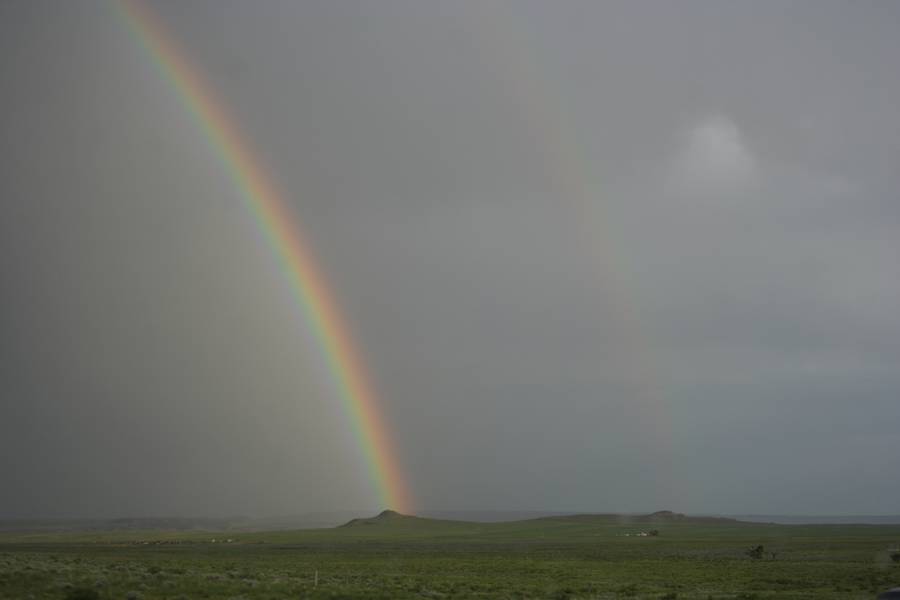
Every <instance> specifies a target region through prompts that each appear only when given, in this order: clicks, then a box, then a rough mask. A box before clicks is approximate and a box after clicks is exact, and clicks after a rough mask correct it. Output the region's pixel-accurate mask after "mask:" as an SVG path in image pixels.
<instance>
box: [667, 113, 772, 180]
mask: <svg viewBox="0 0 900 600" xmlns="http://www.w3.org/2000/svg"><path fill="white" fill-rule="evenodd" d="M758 172H759V167H758V162H757V160H756V158H755V157H754V155H753V152H752V151H751V150H750V148H749V147H748V146H747V143H746V141H745V140H744V136H743V134H742V133H741V130H740V129H739V128H738V125H737V123H735V122H734V120H732V119H731V118H729V117H726V116H724V115H715V116H711V117H708V118H706V119H705V120H703V121H701V122H699V123H697V124H696V125H694V126H693V127H691V129H690V130H689V131H688V133H687V135H686V136H685V140H684V141H683V142H682V144H681V148H680V149H679V150H678V152H677V153H676V156H675V160H674V161H673V165H672V168H671V173H670V184H671V185H673V186H674V187H675V189H676V190H678V191H680V192H682V193H686V194H690V195H693V196H703V197H710V196H711V197H723V196H729V195H732V194H734V193H737V192H741V191H744V190H746V189H748V188H749V187H750V186H751V185H752V184H753V183H754V182H755V181H756V179H757V177H758Z"/></svg>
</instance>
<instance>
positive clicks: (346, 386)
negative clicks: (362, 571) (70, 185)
mask: <svg viewBox="0 0 900 600" xmlns="http://www.w3.org/2000/svg"><path fill="white" fill-rule="evenodd" d="M118 6H120V7H121V14H122V15H124V18H125V21H126V22H127V24H128V26H129V28H130V29H131V31H132V32H133V33H134V36H135V37H136V38H137V39H138V41H139V42H140V45H141V46H142V47H143V48H144V49H145V50H146V51H147V53H148V54H149V55H150V56H151V57H152V58H153V61H154V62H155V63H156V66H157V68H158V71H159V73H160V75H161V76H162V77H163V79H165V80H166V81H167V82H168V83H169V84H170V85H171V86H172V88H173V89H174V90H176V91H177V93H178V96H179V98H180V100H181V103H182V104H183V105H184V107H185V109H186V110H187V111H188V112H189V113H190V114H191V115H192V117H193V118H194V120H195V121H196V122H197V124H198V125H199V126H200V128H201V129H202V131H203V133H204V135H205V136H206V139H207V140H208V142H209V145H210V146H211V147H212V148H213V150H214V151H215V152H216V154H217V155H218V156H219V158H220V159H221V160H222V162H223V163H224V164H225V166H226V167H227V169H228V171H229V173H230V174H231V178H232V180H233V181H234V184H235V185H236V187H237V188H238V190H239V191H240V194H241V196H242V198H243V200H244V203H245V204H246V206H247V208H248V210H249V212H250V213H251V214H252V215H253V218H254V219H255V221H256V224H257V226H258V227H259V229H260V230H261V231H262V232H263V234H264V236H265V238H266V239H267V241H268V244H269V247H270V248H271V250H272V252H273V254H274V255H275V257H276V259H277V260H278V262H279V263H280V267H281V271H282V273H283V275H284V277H285V279H286V280H287V281H288V283H289V286H290V289H291V292H292V294H293V296H294V299H295V301H296V303H297V306H298V308H299V309H300V310H301V311H302V313H303V315H304V317H305V320H306V322H307V323H308V324H309V327H310V329H311V331H312V334H313V336H314V337H315V339H316V342H317V344H318V347H319V350H320V352H321V353H322V355H323V357H324V359H325V362H326V363H327V365H328V371H329V374H330V378H331V381H332V383H333V385H334V387H335V388H336V391H337V393H338V395H339V396H340V399H341V403H342V406H343V408H344V410H345V412H346V413H347V415H348V417H349V419H350V421H352V426H353V429H354V434H355V436H356V438H357V440H358V442H359V445H360V447H361V450H362V452H363V454H364V455H365V460H366V463H367V468H368V471H369V473H370V476H371V478H372V480H373V484H374V485H375V487H376V488H377V490H378V493H379V499H380V501H381V503H382V506H384V507H386V508H392V509H395V510H398V511H401V512H410V511H411V510H412V508H413V505H412V499H411V496H410V493H409V489H408V487H407V485H406V481H405V479H404V477H403V473H402V472H401V469H400V465H399V463H398V462H397V457H396V454H395V452H394V449H393V445H392V440H391V436H390V433H389V431H388V429H387V427H386V426H385V423H384V419H383V418H382V416H381V410H380V407H379V402H378V396H377V394H376V392H375V389H374V388H373V386H372V384H371V382H370V381H369V377H368V375H367V373H366V368H365V365H364V363H363V360H362V357H361V356H360V353H359V351H358V349H357V347H356V344H355V343H354V340H353V338H352V337H351V335H350V333H349V331H348V329H347V326H346V325H345V324H344V319H343V317H342V316H341V312H340V310H339V308H338V305H337V302H336V301H335V298H334V296H333V294H332V292H331V290H330V289H329V286H328V283H327V282H326V280H325V278H324V276H323V275H322V273H321V271H320V269H319V268H318V266H317V264H316V260H315V257H314V256H313V253H312V251H311V249H310V247H309V246H308V244H307V243H306V242H305V241H304V239H303V236H302V234H301V231H300V228H299V226H298V225H299V224H298V222H297V221H296V219H295V218H293V216H292V215H291V211H290V208H289V206H288V204H287V203H286V202H285V201H284V198H283V196H282V194H281V193H280V191H279V189H278V188H277V186H276V185H275V184H274V182H273V180H272V178H271V177H269V175H268V174H267V173H266V171H265V169H264V168H263V166H262V165H261V164H260V161H259V160H257V159H256V158H255V157H254V155H253V153H252V152H251V151H250V147H249V145H248V143H247V141H246V140H245V138H244V137H243V136H242V135H241V134H240V131H239V128H238V127H237V124H236V122H235V121H234V119H233V118H231V116H230V115H229V114H228V111H227V110H226V108H225V105H224V103H223V101H222V100H221V98H219V97H217V95H216V94H215V93H214V92H213V90H212V88H211V87H210V86H209V85H208V84H207V82H206V81H204V79H203V77H202V76H201V75H200V73H199V72H198V71H197V69H195V68H194V67H193V66H192V65H191V64H190V63H189V62H188V60H187V58H186V57H185V55H184V53H183V52H182V51H181V50H180V48H179V47H178V46H177V45H176V44H175V42H174V40H173V39H172V38H171V37H170V36H169V35H168V33H167V31H166V29H165V27H164V26H163V24H162V23H161V22H160V20H159V18H158V17H157V16H156V15H154V14H153V13H152V12H151V10H150V9H149V8H148V7H147V6H146V5H145V4H144V3H143V2H141V1H140V0H121V2H120V3H118Z"/></svg>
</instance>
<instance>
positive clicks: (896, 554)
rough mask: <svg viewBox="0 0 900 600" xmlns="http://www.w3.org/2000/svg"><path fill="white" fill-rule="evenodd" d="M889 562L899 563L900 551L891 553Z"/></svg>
mask: <svg viewBox="0 0 900 600" xmlns="http://www.w3.org/2000/svg"><path fill="white" fill-rule="evenodd" d="M891 560H892V561H894V562H895V563H900V551H897V552H891Z"/></svg>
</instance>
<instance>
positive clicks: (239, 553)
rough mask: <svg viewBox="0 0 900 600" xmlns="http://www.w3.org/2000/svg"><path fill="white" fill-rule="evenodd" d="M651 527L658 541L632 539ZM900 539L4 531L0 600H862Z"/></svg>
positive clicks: (714, 525) (888, 572)
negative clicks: (756, 554) (751, 551)
mask: <svg viewBox="0 0 900 600" xmlns="http://www.w3.org/2000/svg"><path fill="white" fill-rule="evenodd" d="M651 530H658V532H659V535H658V536H647V537H639V536H637V535H635V534H638V533H641V532H649V531H651ZM626 534H629V535H626ZM213 539H215V540H216V541H215V542H213V541H212V540H213ZM227 540H230V541H227ZM759 545H762V546H763V548H764V550H763V552H762V554H761V557H759V558H754V557H752V556H750V555H749V553H748V550H749V549H750V548H754V547H757V546H759ZM898 545H900V526H866V525H817V526H808V525H806V526H796V525H792V526H788V525H767V524H747V523H739V522H736V521H728V520H714V519H682V518H678V517H677V516H675V517H672V516H662V517H656V518H653V519H648V518H644V519H640V518H638V519H631V520H623V519H622V518H621V517H615V516H611V515H609V516H602V515H590V516H573V517H553V518H543V519H532V520H527V521H516V522H509V523H468V522H460V521H440V520H433V519H419V518H415V517H404V516H399V515H395V514H393V515H386V516H383V517H378V518H373V519H368V520H360V521H357V522H356V523H354V524H352V525H350V526H345V527H339V528H334V529H311V530H302V531H279V532H253V533H247V532H243V533H242V532H236V531H225V532H214V533H213V532H202V531H181V532H160V531H116V532H70V533H65V534H59V533H31V534H29V533H4V534H0V598H17V599H18V598H57V599H64V598H69V599H75V598H81V599H85V600H86V599H89V598H104V599H105V598H120V599H126V598H141V599H146V600H150V599H156V598H159V599H162V598H168V599H176V598H234V599H237V598H245V599H254V598H267V599H268V598H271V599H275V598H669V599H672V598H678V599H679V600H686V599H707V598H717V599H719V598H722V599H724V598H809V599H813V598H815V599H830V598H833V599H838V598H840V599H845V598H867V599H871V598H875V596H876V595H877V593H878V592H880V591H883V590H884V589H886V588H890V587H892V586H896V585H900V563H897V562H895V560H894V559H892V557H891V554H892V550H894V549H896V548H897V547H898ZM898 558H900V557H898Z"/></svg>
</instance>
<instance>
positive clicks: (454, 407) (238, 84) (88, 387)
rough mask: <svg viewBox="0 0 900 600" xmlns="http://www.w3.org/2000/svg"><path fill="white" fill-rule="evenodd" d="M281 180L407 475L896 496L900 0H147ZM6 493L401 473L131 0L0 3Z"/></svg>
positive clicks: (331, 504)
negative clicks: (128, 15) (358, 414)
mask: <svg viewBox="0 0 900 600" xmlns="http://www.w3.org/2000/svg"><path fill="white" fill-rule="evenodd" d="M153 6H154V10H155V12H156V13H157V14H158V15H159V17H160V18H161V19H162V20H163V21H164V22H165V23H166V25H167V26H168V28H169V29H170V31H171V33H172V35H173V37H174V38H175V39H177V40H178V42H179V43H180V44H181V46H182V47H183V48H184V49H185V51H186V54H187V55H188V56H189V57H190V60H191V61H193V63H194V64H195V66H197V67H198V68H199V69H200V70H201V71H202V72H203V73H204V74H205V76H206V77H207V78H208V80H209V81H210V83H211V85H212V86H213V87H214V88H215V89H216V90H217V91H218V93H219V95H220V97H221V98H222V99H223V101H224V102H225V103H226V104H227V105H228V106H229V107H230V109H231V111H232V113H233V114H234V115H235V116H236V118H237V120H238V121H239V123H240V125H241V127H242V128H243V130H244V132H245V133H246V134H247V137H248V138H249V139H250V140H251V142H252V144H253V145H254V147H255V148H256V149H257V150H258V155H259V157H260V159H261V160H262V161H263V162H264V163H265V164H266V165H267V166H268V167H269V169H270V170H271V172H272V173H273V175H274V176H275V178H276V179H277V180H278V181H279V182H280V184H281V185H282V187H283V188H284V189H285V190H286V192H287V196H288V197H289V200H290V202H291V203H292V205H293V207H294V208H295V209H296V211H297V214H299V215H300V217H301V219H302V222H303V226H304V228H305V229H306V230H307V232H308V234H309V238H310V241H311V243H312V245H313V246H314V248H315V252H316V254H317V256H318V257H319V258H320V260H321V265H322V267H323V269H324V271H325V272H326V273H327V275H328V277H329V278H330V280H331V283H332V284H333V287H334V289H335V291H336V294H337V295H338V297H339V299H340V302H341V304H342V306H343V307H344V309H345V313H346V316H347V319H348V322H349V323H350V324H351V327H352V329H353V331H354V332H355V333H356V336H357V339H358V341H359V344H360V346H361V348H362V351H363V354H364V356H365V357H366V359H367V362H368V364H369V367H370V369H371V371H372V373H373V377H374V379H375V381H376V384H377V387H378V389H379V390H380V393H381V396H382V397H383V404H384V408H385V420H386V422H387V423H389V427H390V429H391V431H392V432H393V434H394V437H395V442H396V445H397V448H398V453H399V458H400V461H401V462H402V463H403V465H404V470H405V472H406V473H407V476H408V479H409V482H410V485H411V487H412V489H413V492H414V494H415V496H416V497H417V500H418V505H419V506H420V507H423V508H428V509H451V508H452V509H510V510H513V509H514V510H526V509H546V510H573V511H575V510H577V511H615V510H618V511H643V510H657V509H662V508H666V509H673V510H679V511H682V512H718V513H742V512H744V513H746V512H757V513H766V512H768V513H855V514H861V513H891V512H893V513H896V512H897V504H896V499H897V498H898V497H900V478H898V477H897V476H896V475H897V473H898V472H900V454H898V452H897V449H898V447H900V373H898V369H897V366H898V364H900V313H898V306H900V276H898V267H897V265H898V264H900V197H898V192H897V190H898V189H900V172H898V169H897V160H898V156H900V77H898V76H897V69H896V65H897V63H898V61H900V36H898V35H897V31H898V27H900V5H898V4H897V3H892V2H853V3H849V2H833V3H832V2H826V1H823V0H810V1H807V2H791V3H785V2H756V1H754V2H742V3H737V2H716V1H709V2H678V3H673V2H664V1H659V2H649V1H639V2H634V1H630V0H629V1H627V2H574V1H561V2H552V3H547V2H524V1H523V2H507V3H500V2H422V1H420V0H409V1H407V2H399V1H387V0H385V1H380V2H362V1H359V2H350V1H346V2H287V1H284V2H276V1H266V2H253V3H247V2H237V1H235V2H212V1H202V2H201V1H178V2H174V1H161V2H155V3H154V4H153ZM0 77H2V82H3V94H2V100H0V132H2V137H0V140H2V141H0V164H2V167H0V168H2V177H0V208H2V213H0V215H2V218H0V276H2V289H3V293H2V296H0V307H2V310H0V319H2V321H0V322H2V332H3V334H2V338H0V340H2V341H0V373H2V379H0V381H2V396H0V480H2V481H3V482H4V484H5V485H4V491H3V493H2V494H0V516H76V515H77V516H107V515H152V514H157V515H158V514H181V515H223V514H235V513H240V514H255V515H271V514H285V513H299V512H305V511H308V510H319V509H329V508H341V509H357V508H359V509H375V508H379V507H377V502H376V500H375V498H374V496H373V494H372V492H371V490H370V488H369V485H368V482H367V478H366V473H365V470H364V467H363V464H362V461H361V457H360V453H359V450H358V448H357V446H356V445H355V442H354V438H353V436H352V434H351V431H350V427H349V425H348V423H347V422H346V420H345V419H344V417H343V416H342V413H341V411H340V410H339V408H338V406H337V405H336V403H335V400H334V399H333V397H332V395H331V393H330V391H329V388H328V387H327V385H325V383H326V382H324V381H323V380H322V378H321V376H320V374H319V373H318V370H317V364H318V363H317V361H318V360H319V359H318V358H317V355H316V352H317V349H316V348H315V347H313V346H311V345H310V343H309V338H308V335H307V332H306V325H305V323H304V322H303V318H302V315H301V314H300V313H299V312H298V310H297V309H296V307H295V306H294V305H293V303H292V300H291V298H290V296H289V294H288V292H287V288H286V286H285V283H284V280H283V277H282V276H281V274H280V272H279V270H278V266H277V265H276V264H275V262H274V260H273V259H272V257H271V255H270V253H269V251H268V250H267V248H266V246H265V244H264V243H263V240H262V238H261V236H260V234H259V232H258V231H257V230H256V228H255V225H254V224H253V222H252V220H251V219H250V218H249V216H248V214H247V213H246V211H245V209H244V208H243V206H242V205H241V201H240V198H239V196H238V195H237V192H236V191H235V189H234V188H233V186H232V185H231V183H230V181H229V179H228V177H227V172H226V171H225V169H224V168H223V166H222V165H221V164H220V163H219V162H218V159H217V158H216V156H215V154H214V153H213V152H212V151H211V149H210V147H209V145H208V143H207V142H206V140H205V139H204V137H203V135H202V134H201V132H200V130H199V129H198V127H197V125H196V123H195V122H194V121H192V120H191V118H190V117H189V116H188V115H187V114H186V113H185V111H184V109H183V107H182V106H181V104H180V103H179V101H178V99H177V96H176V95H175V94H174V92H173V90H172V88H171V87H169V86H168V84H166V83H165V82H164V81H163V80H162V79H160V77H159V75H158V73H157V72H156V70H155V69H154V66H153V64H152V63H151V62H150V60H149V59H148V57H147V55H146V54H144V53H143V51H142V50H141V49H140V48H139V47H138V45H137V44H136V40H135V39H134V37H132V35H131V34H130V33H129V32H128V30H127V29H126V27H125V25H124V23H123V22H122V20H121V19H120V18H119V17H118V16H117V15H116V13H115V11H114V10H113V8H112V6H111V5H110V4H108V3H105V2H77V3H70V2H65V3H60V2H31V1H29V2H24V1H21V2H16V1H14V2H4V3H2V4H0Z"/></svg>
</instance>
